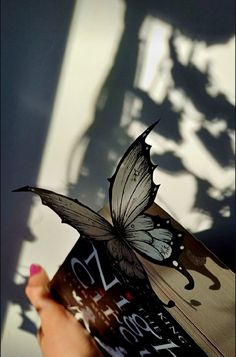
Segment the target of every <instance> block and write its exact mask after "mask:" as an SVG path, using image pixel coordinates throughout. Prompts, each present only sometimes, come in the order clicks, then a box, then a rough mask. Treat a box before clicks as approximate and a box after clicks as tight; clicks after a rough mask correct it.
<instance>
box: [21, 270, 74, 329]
mask: <svg viewBox="0 0 236 357" xmlns="http://www.w3.org/2000/svg"><path fill="white" fill-rule="evenodd" d="M48 284H49V278H48V275H47V273H46V272H45V270H44V269H43V268H42V267H41V266H40V265H35V264H33V265H31V267H30V278H29V280H28V284H27V286H26V289H25V293H26V296H27V297H28V299H29V300H30V302H31V304H32V305H33V306H34V307H35V309H36V310H37V312H38V314H39V316H40V319H41V325H42V329H43V330H44V329H45V326H46V327H51V326H52V325H54V326H55V325H57V323H60V321H61V319H68V318H70V319H71V318H72V316H71V315H70V314H69V313H68V312H67V311H66V310H65V308H64V307H63V306H62V305H60V304H58V303H57V302H55V301H54V300H53V299H52V297H51V295H50V292H49V289H48ZM64 321H65V320H64Z"/></svg>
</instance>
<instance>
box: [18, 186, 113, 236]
mask: <svg viewBox="0 0 236 357" xmlns="http://www.w3.org/2000/svg"><path fill="white" fill-rule="evenodd" d="M15 191H29V192H33V193H36V194H38V195H39V196H40V198H41V200H42V203H43V204H44V205H46V206H48V207H50V208H51V209H52V210H53V211H54V212H55V213H57V214H58V216H59V217H60V218H61V220H62V223H67V224H69V225H70V226H72V227H73V228H75V229H76V230H77V231H78V232H79V233H80V234H81V235H83V236H85V237H87V238H91V239H96V240H109V239H112V237H113V227H112V226H111V225H110V223H109V222H107V221H106V220H105V219H104V218H103V217H102V216H100V215H99V214H98V213H96V212H94V211H93V210H91V209H90V208H89V207H87V206H85V205H84V204H82V203H81V202H79V201H78V200H76V199H75V200H74V199H71V198H68V197H66V196H63V195H60V194H57V193H55V192H53V191H49V190H45V189H41V188H34V187H30V186H25V187H22V188H20V189H17V190H15Z"/></svg>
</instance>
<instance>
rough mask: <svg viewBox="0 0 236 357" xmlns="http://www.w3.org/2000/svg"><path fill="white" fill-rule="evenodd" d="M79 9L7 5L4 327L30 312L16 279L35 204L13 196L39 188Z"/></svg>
mask: <svg viewBox="0 0 236 357" xmlns="http://www.w3.org/2000/svg"><path fill="white" fill-rule="evenodd" d="M73 7H74V1H63V0H59V1H52V0H50V1H43V2H42V1H31V0H22V1H17V0H5V1H2V2H1V10H2V11H1V21H2V23H1V25H2V26H1V326H2V327H3V324H4V320H5V313H6V309H7V304H8V303H9V302H11V303H12V304H19V305H20V306H22V311H24V310H26V309H27V306H28V308H29V303H28V301H27V300H26V297H25V296H24V294H23V292H24V289H23V285H22V289H20V288H19V286H17V285H15V284H14V282H13V278H14V275H15V273H16V266H17V263H18V259H19V255H20V252H21V248H22V244H23V242H24V241H34V239H35V238H34V237H33V236H32V235H31V233H30V232H29V230H28V228H27V220H28V214H29V209H30V204H31V198H30V197H28V196H27V197H26V195H25V196H24V197H23V195H21V196H19V195H16V194H13V193H12V192H11V190H12V189H14V188H16V187H19V186H22V185H25V184H26V183H29V184H32V185H35V183H36V178H37V175H38V170H39V167H40V162H41V157H42V153H43V148H44V143H45V138H46V135H47V130H48V126H49V122H50V117H51V112H52V106H53V101H54V94H55V91H56V88H57V81H58V76H59V73H60V67H61V62H62V59H63V54H64V48H65V44H66V39H67V33H68V30H69V25H70V20H71V15H72V12H73ZM21 291H22V293H21ZM26 305H27V306H26ZM2 331H3V330H2Z"/></svg>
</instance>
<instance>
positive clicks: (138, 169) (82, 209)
mask: <svg viewBox="0 0 236 357" xmlns="http://www.w3.org/2000/svg"><path fill="white" fill-rule="evenodd" d="M156 124H157V122H156V123H154V124H152V125H151V126H150V127H149V128H147V129H146V130H145V131H144V132H143V133H142V134H141V135H140V136H139V137H138V138H137V139H136V140H135V141H134V142H133V144H132V145H131V146H130V147H129V148H128V150H127V151H126V153H125V154H124V156H123V157H122V159H121V160H120V162H119V164H118V166H117V168H116V171H115V173H114V175H113V176H112V177H111V178H110V179H108V180H109V182H110V188H109V204H110V213H111V219H112V224H110V223H109V222H108V221H107V220H105V219H104V218H103V217H102V216H101V215H99V214H98V213H96V212H94V211H93V210H92V209H91V208H89V207H87V206H86V205H84V204H83V203H81V202H79V201H78V200H77V199H71V198H68V197H66V196H63V195H60V194H57V193H55V192H52V191H48V190H45V189H41V188H34V187H29V186H25V187H22V188H19V189H17V190H15V191H30V192H33V193H36V194H38V195H39V196H40V197H41V200H42V203H43V204H44V205H46V206H48V207H50V208H51V209H52V210H53V211H55V212H56V213H57V214H58V215H59V216H60V217H61V219H62V222H63V223H67V224H69V225H70V226H72V227H74V228H75V229H76V230H77V231H78V232H79V233H80V235H81V237H82V238H85V239H89V240H91V241H94V240H95V241H104V242H105V243H106V247H107V250H108V252H109V253H110V255H111V257H112V258H113V259H114V260H115V261H116V263H118V265H119V267H120V269H121V270H122V272H123V273H124V274H126V275H127V276H128V277H129V278H138V279H145V278H146V277H147V275H146V272H145V271H144V268H143V266H142V264H141V263H140V261H139V259H138V258H137V257H136V255H135V254H134V252H137V253H138V254H140V255H141V256H142V257H144V258H145V259H147V260H149V261H151V262H153V263H156V264H162V265H166V266H172V267H173V268H175V269H177V270H178V271H179V272H181V273H182V274H183V275H185V277H186V278H187V279H188V284H187V285H186V286H185V288H186V289H192V288H193V286H194V282H193V279H192V277H191V275H190V274H189V273H188V272H187V270H186V269H185V268H184V266H183V265H182V264H181V263H180V262H179V261H178V259H179V256H180V254H181V252H182V251H183V249H184V244H183V237H182V236H183V233H179V232H178V233H176V230H175V229H174V228H173V227H172V228H169V226H170V225H169V226H168V223H169V221H168V220H164V221H162V220H161V219H160V217H158V216H151V215H148V214H145V212H146V210H147V209H148V208H149V207H151V205H152V204H153V203H154V199H155V197H156V193H157V190H158V188H159V185H156V184H155V183H154V181H153V172H154V170H155V168H156V166H155V165H153V164H152V163H151V159H150V148H151V146H150V145H148V144H147V143H146V142H145V139H146V137H147V135H148V134H149V133H150V131H151V130H152V129H153V127H154V126H155V125H156Z"/></svg>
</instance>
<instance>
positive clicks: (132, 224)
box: [109, 122, 193, 289]
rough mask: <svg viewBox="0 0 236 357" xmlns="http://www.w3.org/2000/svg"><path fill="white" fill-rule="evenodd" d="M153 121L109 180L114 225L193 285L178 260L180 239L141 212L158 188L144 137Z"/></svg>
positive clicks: (140, 249) (131, 242) (147, 254)
mask: <svg viewBox="0 0 236 357" xmlns="http://www.w3.org/2000/svg"><path fill="white" fill-rule="evenodd" d="M156 124H157V122H156V123H154V124H152V125H151V126H150V127H149V128H147V129H146V130H145V131H144V132H143V134H141V135H140V136H139V137H138V138H137V139H136V140H135V141H134V143H133V144H132V145H131V146H130V147H129V149H128V150H127V151H126V153H125V154H124V156H123V158H122V159H121V160H120V162H119V164H118V166H117V169H116V171H115V173H114V175H113V176H112V177H111V179H110V180H109V181H110V191H109V193H110V209H111V216H112V220H113V224H114V227H115V228H116V230H117V232H119V235H120V236H122V238H123V239H125V240H126V242H127V243H128V244H129V245H130V246H131V247H132V248H133V249H134V250H135V251H136V252H137V253H139V254H140V255H142V256H143V257H145V258H146V259H147V260H149V261H151V262H154V263H157V264H163V265H168V266H172V267H174V268H175V269H177V270H179V271H180V272H181V273H182V274H184V275H185V276H186V277H187V279H188V281H189V283H188V285H186V288H188V289H190V288H192V287H193V279H192V277H191V276H190V274H189V273H188V272H187V271H186V270H185V269H184V267H183V266H182V265H181V264H180V262H178V259H179V256H180V254H181V251H182V250H183V249H184V246H183V240H182V239H180V237H177V236H176V235H174V234H173V233H172V232H171V231H170V230H169V227H166V228H161V227H158V226H157V225H156V224H155V219H154V218H151V217H149V216H147V215H145V214H144V212H145V211H146V210H147V209H148V208H149V207H150V206H151V205H152V204H153V203H154V200H155V197H156V193H157V190H158V188H159V186H158V185H156V184H155V183H154V182H153V171H154V169H155V168H156V166H155V165H153V164H152V162H151V159H150V148H151V146H150V145H148V144H147V143H146V141H145V139H146V137H147V135H148V134H149V133H150V131H151V130H152V129H153V128H154V126H155V125H156Z"/></svg>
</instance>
